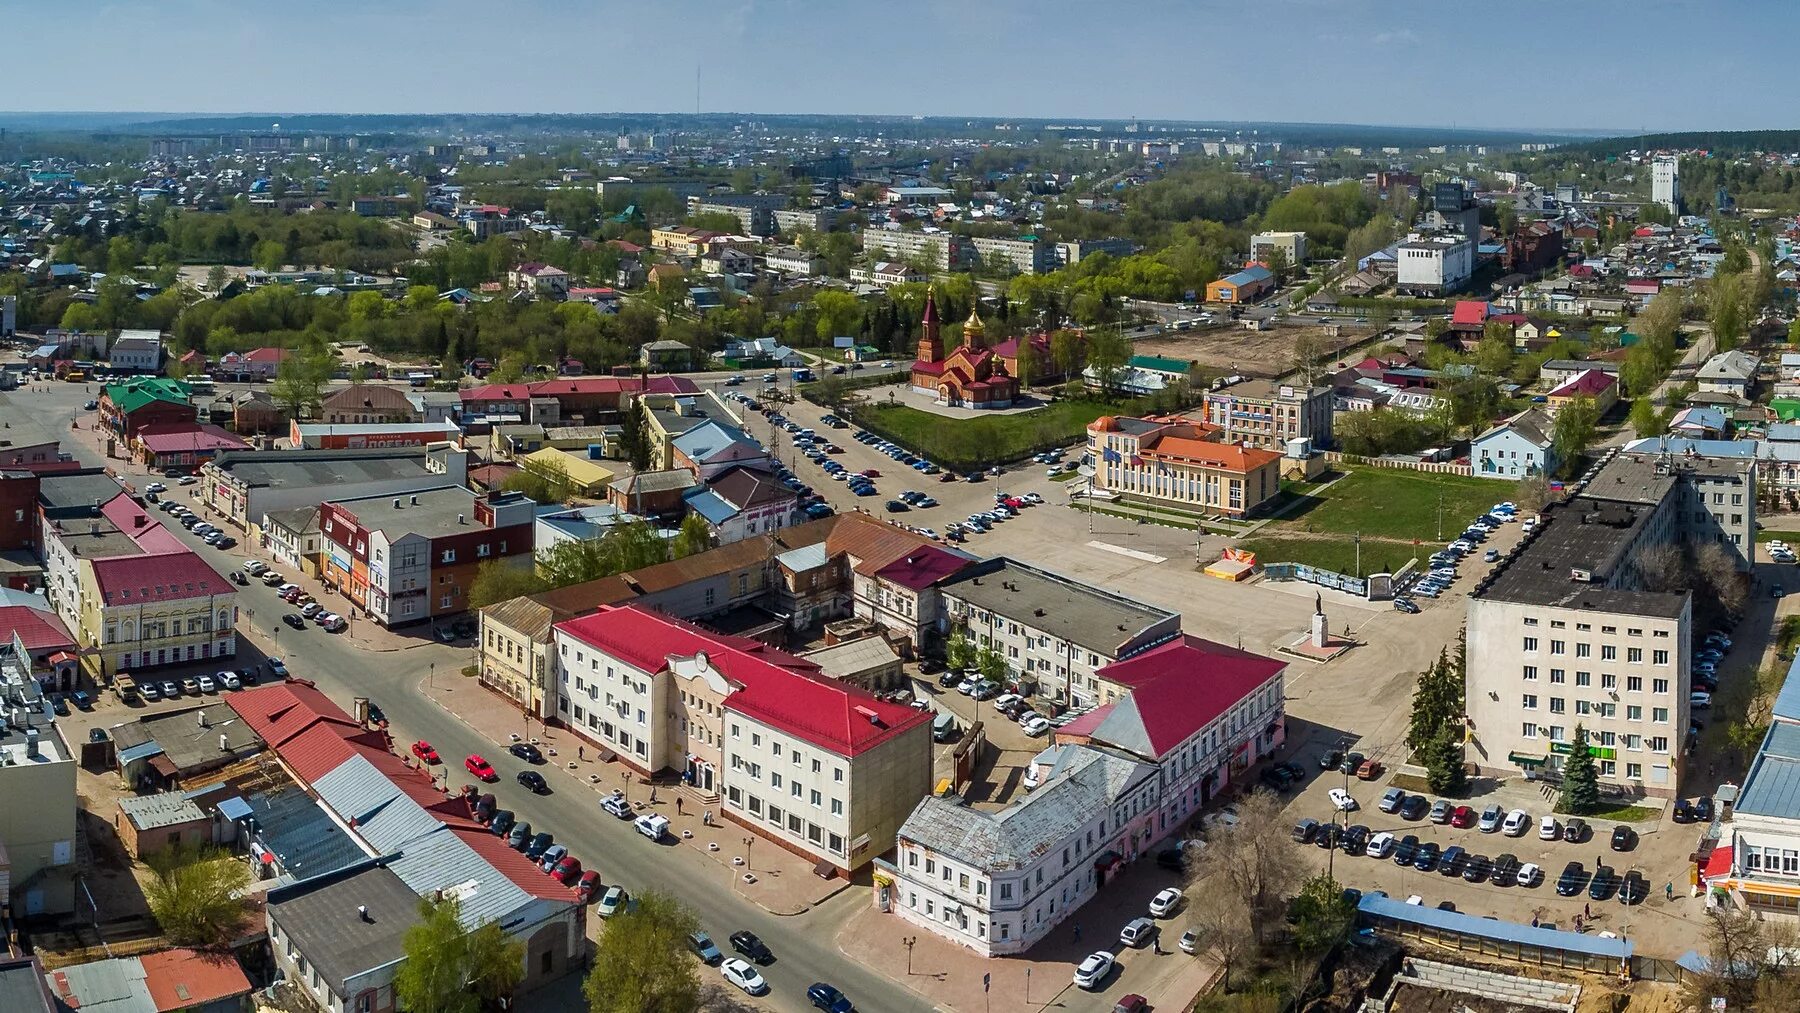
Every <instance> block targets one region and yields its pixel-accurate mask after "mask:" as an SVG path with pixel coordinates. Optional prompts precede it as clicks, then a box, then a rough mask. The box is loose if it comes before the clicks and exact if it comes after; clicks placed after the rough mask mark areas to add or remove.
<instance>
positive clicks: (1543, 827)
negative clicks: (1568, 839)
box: [1538, 816, 1562, 841]
mask: <svg viewBox="0 0 1800 1013" xmlns="http://www.w3.org/2000/svg"><path fill="white" fill-rule="evenodd" d="M1561 838H1562V827H1561V826H1560V825H1559V824H1558V823H1557V822H1556V817H1554V816H1546V817H1544V818H1543V819H1541V820H1539V821H1538V840H1540V841H1555V840H1560V839H1561Z"/></svg>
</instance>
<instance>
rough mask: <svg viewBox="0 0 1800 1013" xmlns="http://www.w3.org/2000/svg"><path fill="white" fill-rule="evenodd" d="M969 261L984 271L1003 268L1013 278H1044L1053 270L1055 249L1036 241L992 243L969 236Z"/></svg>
mask: <svg viewBox="0 0 1800 1013" xmlns="http://www.w3.org/2000/svg"><path fill="white" fill-rule="evenodd" d="M967 242H968V244H969V246H970V248H971V249H972V250H973V251H974V252H973V254H972V257H973V259H974V260H976V261H977V262H979V263H980V264H981V265H982V266H984V267H992V266H994V265H997V264H1004V265H1006V267H1007V269H1008V270H1011V271H1013V272H1014V273H1017V274H1044V273H1046V272H1048V271H1054V270H1056V268H1057V266H1058V264H1057V256H1056V248H1055V247H1054V246H1052V245H1051V244H1049V243H1047V242H1044V241H1043V240H1040V239H994V238H990V237H987V236H973V237H970V238H969V239H968V241H967Z"/></svg>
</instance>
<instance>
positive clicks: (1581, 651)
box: [1552, 644, 1594, 658]
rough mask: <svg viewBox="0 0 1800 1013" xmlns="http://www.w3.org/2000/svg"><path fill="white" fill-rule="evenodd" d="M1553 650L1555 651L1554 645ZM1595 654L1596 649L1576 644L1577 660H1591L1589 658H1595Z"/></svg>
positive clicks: (1587, 645)
mask: <svg viewBox="0 0 1800 1013" xmlns="http://www.w3.org/2000/svg"><path fill="white" fill-rule="evenodd" d="M1552 649H1553V650H1554V645H1552ZM1593 653H1594V648H1593V647H1592V646H1591V645H1589V644H1576V645H1575V656H1576V657H1577V658H1589V657H1592V656H1593Z"/></svg>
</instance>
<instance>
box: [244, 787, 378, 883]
mask: <svg viewBox="0 0 1800 1013" xmlns="http://www.w3.org/2000/svg"><path fill="white" fill-rule="evenodd" d="M246 801H248V802H249V803H250V809H251V815H252V816H254V817H255V819H256V825H257V831H256V832H257V834H258V836H259V839H260V840H261V841H262V844H263V846H264V847H266V848H268V849H269V850H270V851H272V852H274V853H275V857H276V859H277V860H279V861H280V862H281V867H282V868H283V869H286V870H287V871H288V873H289V874H290V875H292V876H293V877H294V878H295V879H309V878H311V877H313V876H320V875H323V874H325V873H327V872H333V871H336V870H338V869H341V868H343V867H344V866H346V865H349V864H351V863H352V862H360V861H362V860H363V859H364V858H367V857H368V856H367V855H366V854H364V853H363V849H362V846H361V845H360V844H358V843H357V842H356V841H355V840H354V839H352V838H351V836H350V835H349V834H346V833H345V832H344V831H343V830H342V829H340V828H339V827H338V825H337V824H335V823H333V822H332V821H331V817H330V816H328V815H326V813H325V810H324V809H321V808H319V804H318V803H317V802H314V801H313V800H312V799H311V798H310V797H309V796H307V794H306V793H305V792H302V791H298V790H288V791H280V792H276V793H275V794H272V795H271V794H267V793H263V792H258V793H257V794H255V795H251V796H250V797H249V799H247V800H246Z"/></svg>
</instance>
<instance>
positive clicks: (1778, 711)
mask: <svg viewBox="0 0 1800 1013" xmlns="http://www.w3.org/2000/svg"><path fill="white" fill-rule="evenodd" d="M1796 675H1800V656H1796V657H1795V658H1794V660H1793V662H1792V663H1791V664H1789V665H1788V673H1787V680H1786V681H1785V682H1783V683H1782V684H1781V691H1780V692H1779V693H1776V694H1775V708H1774V710H1773V711H1772V712H1771V713H1772V716H1774V717H1776V718H1778V719H1781V720H1784V721H1800V679H1797V678H1795V676H1796Z"/></svg>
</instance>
